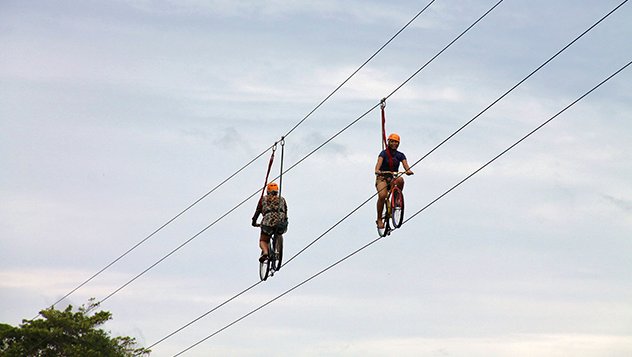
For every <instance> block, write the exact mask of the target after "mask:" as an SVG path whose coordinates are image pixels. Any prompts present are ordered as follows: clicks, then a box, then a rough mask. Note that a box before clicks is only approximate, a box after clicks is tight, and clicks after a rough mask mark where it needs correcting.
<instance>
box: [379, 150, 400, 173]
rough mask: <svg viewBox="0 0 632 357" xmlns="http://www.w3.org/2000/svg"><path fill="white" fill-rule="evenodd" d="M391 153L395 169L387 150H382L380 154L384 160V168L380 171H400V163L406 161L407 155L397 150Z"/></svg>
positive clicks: (381, 167)
mask: <svg viewBox="0 0 632 357" xmlns="http://www.w3.org/2000/svg"><path fill="white" fill-rule="evenodd" d="M390 151H391V156H392V157H393V167H391V166H390V164H389V159H388V154H387V153H386V150H382V152H381V153H380V157H381V158H382V159H383V160H382V166H380V171H399V163H400V162H402V161H404V160H406V155H404V153H402V152H399V151H397V150H395V151H393V150H390Z"/></svg>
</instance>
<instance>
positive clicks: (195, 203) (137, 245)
mask: <svg viewBox="0 0 632 357" xmlns="http://www.w3.org/2000/svg"><path fill="white" fill-rule="evenodd" d="M435 1H436V0H431V1H430V2H429V3H428V4H427V5H426V6H425V7H424V8H423V9H421V10H420V11H419V12H418V13H417V14H416V15H415V16H413V18H411V19H410V20H409V21H408V22H407V23H406V24H405V25H404V26H403V27H402V28H401V29H399V31H397V32H396V33H395V34H394V35H393V36H392V37H391V38H390V39H389V40H388V41H386V43H384V44H383V45H382V46H381V47H380V48H379V49H378V50H377V51H375V52H374V53H373V54H372V55H371V56H370V57H369V58H368V59H367V60H366V61H365V62H364V63H362V65H360V66H359V67H358V68H357V69H356V70H355V71H353V72H352V73H351V74H350V75H349V76H348V77H347V78H346V79H345V80H344V81H343V82H342V83H340V84H339V85H338V86H337V87H336V88H335V89H334V90H333V91H332V92H331V93H330V94H329V95H327V96H326V97H325V98H324V99H323V100H322V101H321V102H320V103H318V105H316V107H314V109H312V110H311V111H310V112H309V113H308V114H307V115H306V116H305V117H303V119H301V120H300V121H299V122H298V123H297V124H296V125H294V127H292V128H291V129H290V130H289V131H288V132H287V133H286V134H285V135H284V137H286V136H288V135H290V134H291V133H292V132H293V131H294V130H296V129H297V128H298V127H299V126H300V125H301V124H303V122H305V121H306V120H307V119H308V118H309V117H310V116H311V115H312V114H313V113H314V112H316V110H318V109H319V108H320V107H321V106H322V105H323V104H324V103H325V102H326V101H328V100H329V98H331V97H332V96H333V95H334V94H335V93H336V92H338V90H339V89H340V88H342V87H343V86H344V85H345V84H346V83H347V82H348V81H349V80H350V79H351V78H352V77H354V76H355V75H356V74H357V73H358V72H359V71H360V70H361V69H362V68H364V66H366V65H367V64H368V63H369V62H370V61H371V60H372V59H373V58H374V57H375V56H377V55H378V54H379V53H380V52H381V51H382V50H383V49H384V48H386V47H387V46H388V45H389V44H390V43H391V42H392V41H393V40H394V39H395V38H396V37H397V36H399V35H400V33H402V32H403V31H404V30H405V29H406V28H408V26H409V25H410V24H411V23H413V22H414V21H415V20H416V19H417V18H418V17H419V16H420V15H421V14H423V13H424V12H425V11H426V10H427V9H428V8H429V7H430V5H432V4H433V3H434V2H435ZM270 149H272V146H271V147H268V148H267V149H265V150H264V151H263V152H261V153H260V154H259V155H257V156H255V157H254V158H253V159H252V160H250V161H249V162H248V163H246V164H245V165H244V166H242V167H241V168H240V169H239V170H237V171H236V172H235V173H233V174H232V175H230V176H228V177H227V178H226V179H224V180H223V181H222V182H220V183H219V184H217V185H216V186H215V187H214V188H212V189H211V190H210V191H208V192H207V193H205V194H204V195H202V196H201V197H200V198H198V199H197V200H196V201H194V202H193V203H192V204H190V205H189V206H188V207H186V208H185V209H184V210H182V211H181V212H180V213H178V214H177V215H175V216H174V217H172V218H171V219H169V220H168V221H167V222H165V223H164V224H163V225H161V226H160V227H159V228H158V229H156V230H155V231H153V232H152V233H151V234H149V235H148V236H147V237H145V238H144V239H142V240H141V241H139V242H138V243H136V244H135V245H134V246H132V247H131V248H129V249H128V250H127V251H126V252H124V253H123V254H121V255H120V256H119V257H117V258H116V259H114V260H113V261H112V262H110V263H108V264H107V265H106V266H105V267H103V268H102V269H101V270H99V271H97V272H96V273H94V274H93V275H92V276H91V277H89V278H88V279H86V280H85V281H84V282H82V283H81V284H79V285H78V286H76V287H75V288H74V289H72V290H71V291H70V292H68V293H67V294H66V295H64V296H63V297H61V298H60V299H59V300H57V301H55V302H54V303H53V304H52V305H51V306H50V307H51V308H53V307H55V305H57V304H59V303H60V302H61V301H63V300H64V299H66V298H68V297H69V296H70V295H72V294H74V293H75V292H76V291H77V290H79V289H81V288H82V287H83V286H85V285H86V284H88V283H89V282H91V281H92V280H94V278H96V277H97V276H99V275H101V273H103V272H104V271H106V270H107V269H109V268H110V267H111V266H113V265H114V264H116V263H117V262H118V261H120V260H121V259H123V258H124V257H125V256H127V255H128V254H129V253H131V252H132V251H134V250H135V249H136V248H138V247H139V246H140V245H142V244H143V243H145V242H146V241H147V240H149V239H150V238H152V237H153V236H154V235H155V234H157V233H158V232H160V231H161V230H162V229H163V228H165V227H166V226H168V225H169V224H171V223H172V222H173V221H175V220H176V219H178V218H179V217H180V216H182V215H183V214H184V213H186V212H187V211H189V210H190V209H191V208H193V206H195V205H197V204H198V203H199V202H200V201H202V200H204V199H205V198H207V197H208V196H209V195H210V194H212V193H213V192H215V191H216V190H217V189H218V188H220V187H221V186H223V185H224V184H225V183H226V182H228V181H230V180H231V179H233V178H234V177H235V176H237V175H238V174H239V173H241V172H242V171H243V170H244V169H246V168H247V167H248V166H250V165H251V164H252V163H253V162H255V161H256V160H257V159H259V158H260V157H261V156H263V155H264V154H265V153H266V152H268V150H270ZM38 316H39V313H38V315H37V316H35V317H33V318H32V319H31V320H34V319H36V318H37V317H38Z"/></svg>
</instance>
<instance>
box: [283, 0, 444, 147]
mask: <svg viewBox="0 0 632 357" xmlns="http://www.w3.org/2000/svg"><path fill="white" fill-rule="evenodd" d="M434 2H435V0H432V1H430V2H429V3H428V5H426V6H425V7H424V8H423V9H421V11H419V12H418V13H417V15H415V16H413V18H412V19H410V21H408V23H406V25H404V27H402V28H401V29H400V30H399V31H397V33H395V35H393V37H391V38H390V39H389V40H388V41H386V43H385V44H383V45H382V47H380V48H379V49H378V50H377V51H375V53H373V54H372V55H371V57H369V59H367V60H366V61H365V62H364V63H363V64H362V65H361V66H360V67H358V69H356V70H355V71H354V72H353V73H351V75H350V76H349V77H347V79H345V80H344V81H343V82H342V83H340V85H339V86H338V87H337V88H336V89H334V91H333V92H331V93H330V94H329V95H328V96H327V97H325V99H323V100H322V101H321V102H320V104H318V105H317V106H316V107H315V108H314V109H313V110H312V111H311V112H309V113H308V114H307V115H306V116H305V117H304V118H303V119H302V120H301V121H299V122H298V124H296V125H295V126H294V127H293V128H292V129H290V131H288V132H287V134H285V136H288V135H290V134H291V133H292V132H293V131H294V129H296V128H298V127H299V125H301V124H303V122H304V121H305V120H307V118H309V117H310V116H311V115H312V114H313V113H314V112H315V111H316V110H317V109H318V108H320V106H321V105H323V103H325V102H326V101H327V100H328V99H329V98H330V97H331V96H332V95H334V93H336V92H337V91H338V89H340V88H341V87H342V86H343V85H344V84H345V83H347V82H348V81H349V80H350V79H351V78H352V77H353V76H354V75H355V74H356V73H358V72H359V71H360V70H361V69H362V68H364V66H365V65H366V64H367V63H369V61H371V60H372V59H373V57H375V56H377V54H378V53H380V52H381V51H382V50H383V49H384V48H385V47H386V46H388V44H389V43H391V41H393V40H394V39H395V37H397V36H399V34H400V33H401V32H402V31H404V30H405V29H406V28H407V27H408V25H410V24H411V23H412V22H413V21H415V19H417V18H418V17H419V16H420V15H421V14H422V13H424V12H425V11H426V9H428V8H429V7H430V5H432V3H434Z"/></svg>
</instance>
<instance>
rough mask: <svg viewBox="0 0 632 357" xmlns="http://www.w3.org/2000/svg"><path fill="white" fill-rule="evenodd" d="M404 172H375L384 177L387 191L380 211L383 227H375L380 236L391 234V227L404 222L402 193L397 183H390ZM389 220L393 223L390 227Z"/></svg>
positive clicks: (395, 227) (396, 226)
mask: <svg viewBox="0 0 632 357" xmlns="http://www.w3.org/2000/svg"><path fill="white" fill-rule="evenodd" d="M405 173H406V172H393V171H380V172H379V173H376V175H382V176H383V177H384V178H385V180H386V190H387V192H388V194H387V196H386V200H385V201H384V206H385V209H384V210H383V211H382V221H383V222H384V228H379V227H378V228H377V232H378V234H379V235H380V237H386V236H387V235H389V234H391V231H392V230H393V229H397V228H399V227H401V226H402V223H403V222H404V194H403V193H402V190H401V189H400V188H399V187H398V186H397V185H393V184H392V183H393V181H394V180H395V179H397V178H398V177H400V176H401V175H403V174H405ZM391 222H392V223H393V227H392V228H391V225H390V223H391Z"/></svg>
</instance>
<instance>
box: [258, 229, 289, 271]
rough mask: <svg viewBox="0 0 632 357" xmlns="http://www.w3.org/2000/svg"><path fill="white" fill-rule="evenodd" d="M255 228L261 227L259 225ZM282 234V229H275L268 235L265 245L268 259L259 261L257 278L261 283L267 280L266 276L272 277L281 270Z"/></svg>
mask: <svg viewBox="0 0 632 357" xmlns="http://www.w3.org/2000/svg"><path fill="white" fill-rule="evenodd" d="M256 226H257V227H261V224H257V225H256ZM282 232H283V230H282V229H280V228H278V227H275V228H274V232H273V233H272V234H271V235H270V240H269V241H268V242H267V243H266V244H267V246H268V257H267V258H265V259H263V260H262V261H261V260H260V261H259V277H260V278H261V280H262V281H265V280H266V279H268V276H274V273H275V272H277V271H279V270H280V269H281V264H282V263H283V233H282ZM273 248H274V249H273Z"/></svg>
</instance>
